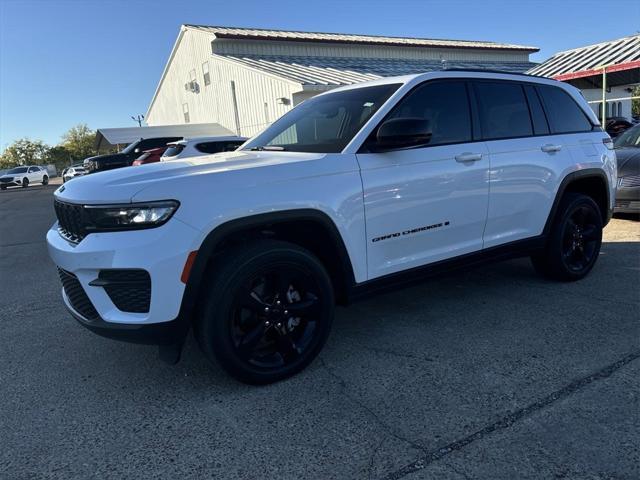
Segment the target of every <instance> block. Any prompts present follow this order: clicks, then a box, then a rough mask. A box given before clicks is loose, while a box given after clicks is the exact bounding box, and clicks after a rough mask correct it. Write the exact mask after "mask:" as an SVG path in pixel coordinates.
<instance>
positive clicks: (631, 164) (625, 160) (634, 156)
mask: <svg viewBox="0 0 640 480" xmlns="http://www.w3.org/2000/svg"><path fill="white" fill-rule="evenodd" d="M616 159H617V160H618V176H619V177H624V176H625V175H638V174H640V147H623V148H616Z"/></svg>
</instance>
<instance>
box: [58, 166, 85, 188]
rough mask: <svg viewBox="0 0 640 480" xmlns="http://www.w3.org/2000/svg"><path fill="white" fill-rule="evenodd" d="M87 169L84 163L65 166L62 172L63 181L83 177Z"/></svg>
mask: <svg viewBox="0 0 640 480" xmlns="http://www.w3.org/2000/svg"><path fill="white" fill-rule="evenodd" d="M86 173H87V170H86V169H85V168H84V165H83V164H81V163H79V164H77V165H71V166H70V167H68V168H65V169H64V171H63V172H62V182H63V183H64V182H68V181H69V180H71V179H72V178H75V177H81V176H82V175H85V174H86Z"/></svg>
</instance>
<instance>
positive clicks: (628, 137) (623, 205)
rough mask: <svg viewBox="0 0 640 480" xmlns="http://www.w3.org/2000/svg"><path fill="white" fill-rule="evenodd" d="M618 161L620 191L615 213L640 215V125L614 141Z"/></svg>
mask: <svg viewBox="0 0 640 480" xmlns="http://www.w3.org/2000/svg"><path fill="white" fill-rule="evenodd" d="M613 145H614V147H615V149H616V157H617V159H618V190H617V193H616V206H615V209H614V212H621V213H640V125H636V126H634V127H631V128H629V129H628V130H625V131H624V132H623V133H621V134H620V135H619V136H618V137H617V138H616V139H615V140H614V141H613Z"/></svg>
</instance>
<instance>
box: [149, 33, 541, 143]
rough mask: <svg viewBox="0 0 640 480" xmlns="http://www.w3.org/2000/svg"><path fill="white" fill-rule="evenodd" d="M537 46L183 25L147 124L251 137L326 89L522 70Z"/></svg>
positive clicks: (529, 63) (526, 66) (154, 97)
mask: <svg viewBox="0 0 640 480" xmlns="http://www.w3.org/2000/svg"><path fill="white" fill-rule="evenodd" d="M536 51H538V49H537V48H535V47H529V46H522V45H511V44H500V43H494V42H476V41H462V40H432V39H424V38H398V37H379V36H366V35H348V34H335V33H310V32H290V31H280V30H257V29H243V28H229V27H207V26H196V25H183V26H182V27H181V29H180V34H179V35H178V38H177V40H176V42H175V45H174V47H173V50H172V52H171V55H170V57H169V60H168V62H167V65H166V66H165V69H164V72H163V73H162V77H161V78H160V82H159V84H158V87H157V89H156V91H155V93H154V95H153V98H152V100H151V104H150V105H149V109H148V111H147V114H146V121H147V124H148V125H168V124H178V123H206V122H215V123H219V124H220V125H222V126H223V127H225V128H227V129H229V130H231V131H233V132H235V133H237V134H238V135H243V136H252V135H254V134H255V133H257V132H258V131H260V130H262V129H263V128H264V127H265V126H267V125H268V124H270V123H271V122H273V121H274V120H275V119H277V118H278V117H280V116H281V115H282V114H284V113H285V112H287V111H288V110H289V109H291V108H292V107H293V106H294V105H296V104H298V103H300V102H301V101H302V100H304V99H306V98H309V97H311V96H313V95H316V94H317V93H319V92H323V91H326V90H329V89H331V88H335V87H337V86H340V85H347V84H352V83H357V82H362V81H366V80H370V79H375V78H380V77H383V76H393V75H403V74H408V73H418V72H425V71H429V70H440V69H443V68H476V69H477V68H481V69H494V70H506V71H513V72H523V71H525V70H527V69H529V68H531V67H532V66H533V65H534V64H532V63H531V62H529V55H530V54H531V53H533V52H536Z"/></svg>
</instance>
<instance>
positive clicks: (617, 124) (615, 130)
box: [606, 117, 633, 138]
mask: <svg viewBox="0 0 640 480" xmlns="http://www.w3.org/2000/svg"><path fill="white" fill-rule="evenodd" d="M631 127H633V123H631V122H630V121H629V120H628V119H626V118H625V117H611V118H607V128H606V131H607V133H608V134H609V136H610V137H611V138H615V137H617V136H618V135H620V134H621V133H622V132H624V131H625V130H628V129H629V128H631Z"/></svg>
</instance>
